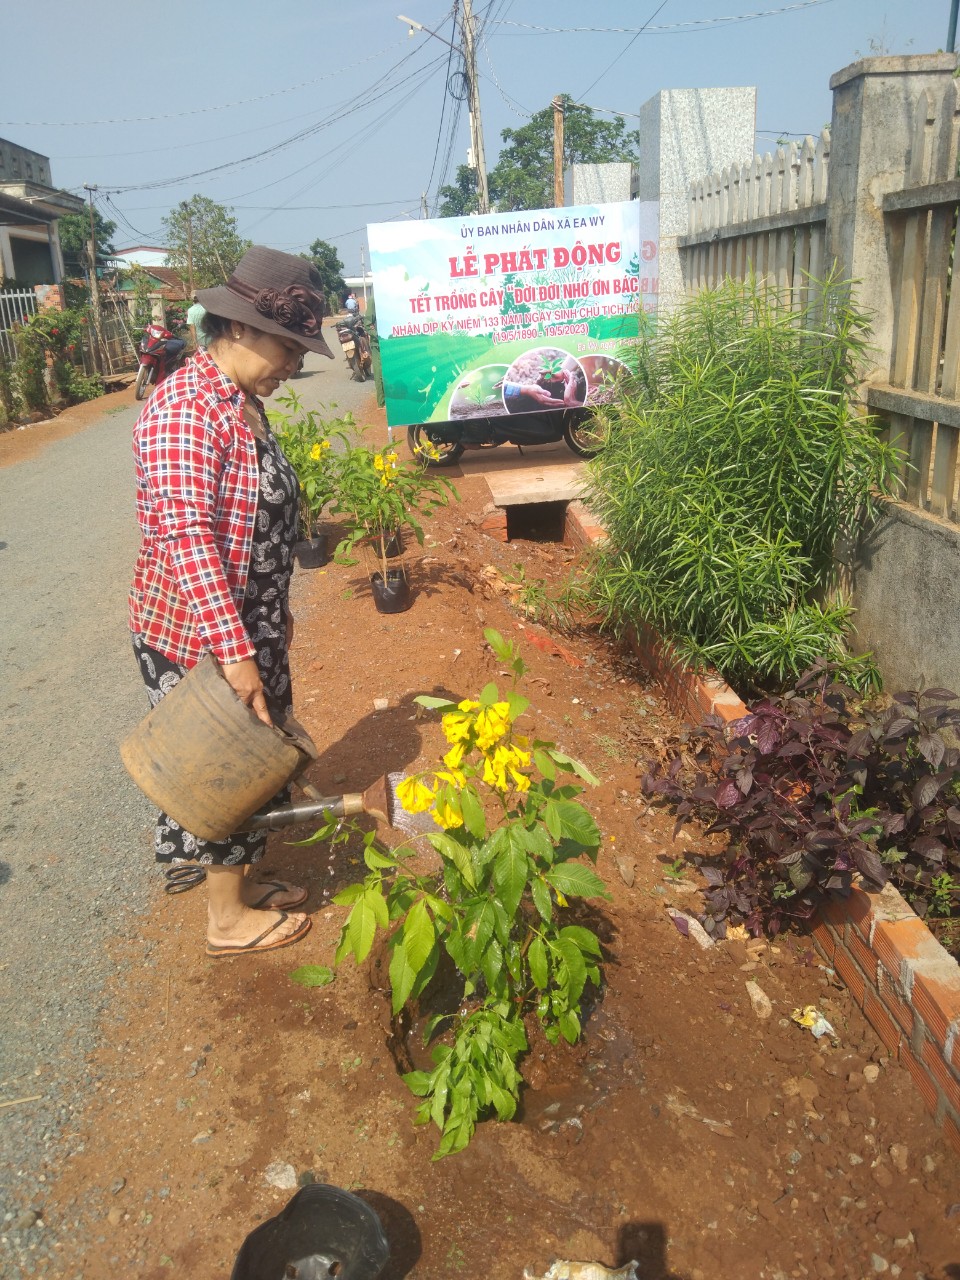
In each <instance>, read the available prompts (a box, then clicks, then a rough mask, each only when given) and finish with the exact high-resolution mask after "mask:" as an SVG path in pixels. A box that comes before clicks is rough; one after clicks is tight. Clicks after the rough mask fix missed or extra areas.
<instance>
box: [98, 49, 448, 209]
mask: <svg viewBox="0 0 960 1280" xmlns="http://www.w3.org/2000/svg"><path fill="white" fill-rule="evenodd" d="M416 52H417V50H414V52H413V53H410V54H407V55H406V57H404V58H401V59H400V61H399V62H398V63H396V64H395V65H394V66H393V67H391V68H390V69H389V71H388V72H387V75H389V74H390V73H391V72H393V71H396V70H397V69H398V68H399V67H400V66H401V65H402V64H403V63H404V62H406V61H407V60H408V59H409V58H411V57H413V56H414V53H416ZM441 61H442V56H441V57H440V58H437V59H435V60H434V61H433V62H432V63H427V64H426V67H420V68H418V69H417V70H416V71H413V72H411V73H410V75H408V76H405V77H403V79H402V80H400V81H398V82H397V83H395V84H393V85H388V86H387V87H386V88H384V89H383V90H382V92H380V93H377V94H373V95H372V96H370V97H367V99H366V101H364V96H365V95H366V94H369V93H370V90H369V89H365V90H363V91H362V92H361V93H359V94H357V95H355V97H353V98H352V99H349V100H348V102H347V103H346V104H344V106H343V108H342V109H341V110H340V111H339V113H336V114H334V115H331V116H328V117H327V118H326V119H324V120H320V121H318V122H317V123H315V124H313V125H310V126H309V127H308V128H306V129H301V130H300V131H299V132H297V133H295V134H292V135H291V136H290V137H289V138H284V139H283V141H281V142H278V143H275V144H274V145H273V146H272V147H265V148H264V149H263V150H262V151H256V152H254V153H253V154H252V155H249V156H241V157H239V158H238V159H236V160H228V161H225V162H224V163H223V164H218V165H212V166H211V167H210V168H209V169H198V170H196V171H195V172H193V173H186V174H180V175H178V176H177V177H173V178H158V179H155V180H154V181H152V182H142V183H128V184H126V185H125V186H112V187H110V188H109V190H110V191H112V192H113V193H114V194H117V195H120V194H122V193H124V192H126V191H156V190H158V189H160V188H161V187H172V186H178V185H179V184H181V183H184V182H191V181H193V180H194V179H196V178H207V177H209V176H210V175H211V174H215V173H224V172H226V171H227V170H230V169H236V168H239V167H240V166H243V165H247V164H252V163H255V162H256V161H258V160H262V159H264V158H265V157H266V156H269V155H275V154H276V153H277V152H279V151H284V150H286V149H287V148H288V147H291V146H293V145H294V144H295V143H297V142H302V141H303V140H304V139H306V138H309V137H311V136H312V135H313V134H315V133H319V132H321V131H322V130H323V129H328V128H329V127H330V126H331V125H333V124H336V123H338V122H339V121H340V120H343V119H345V118H346V117H347V116H349V115H352V114H353V113H354V112H356V111H359V110H363V109H365V108H366V107H370V106H372V105H373V104H374V103H375V102H378V101H379V100H380V99H381V98H383V97H386V96H387V94H389V93H392V92H393V91H394V90H395V89H398V88H399V87H400V86H401V85H402V84H405V83H406V82H407V81H408V80H410V79H411V78H412V77H413V76H415V75H418V74H420V73H421V72H423V71H424V70H433V69H435V68H436V66H437V65H438V64H439V63H440V62H441ZM381 83H382V81H381ZM372 87H373V86H371V88H372Z"/></svg>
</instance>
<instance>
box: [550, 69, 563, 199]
mask: <svg viewBox="0 0 960 1280" xmlns="http://www.w3.org/2000/svg"><path fill="white" fill-rule="evenodd" d="M552 105H553V204H554V207H555V208H557V209H562V208H563V204H564V200H563V98H562V97H561V96H560V94H559V93H558V94H557V96H556V97H555V98H554V100H553V104H552Z"/></svg>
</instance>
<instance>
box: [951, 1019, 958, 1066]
mask: <svg viewBox="0 0 960 1280" xmlns="http://www.w3.org/2000/svg"><path fill="white" fill-rule="evenodd" d="M950 1065H951V1067H953V1069H954V1071H960V1023H958V1024H957V1025H956V1026H955V1027H954V1029H953V1052H952V1054H951V1055H950Z"/></svg>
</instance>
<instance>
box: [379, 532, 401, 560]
mask: <svg viewBox="0 0 960 1280" xmlns="http://www.w3.org/2000/svg"><path fill="white" fill-rule="evenodd" d="M383 553H384V555H385V556H387V558H388V559H390V560H392V559H393V557H394V556H399V555H402V554H403V534H402V533H401V532H400V530H399V529H394V531H393V532H392V533H385V534H384V547H383Z"/></svg>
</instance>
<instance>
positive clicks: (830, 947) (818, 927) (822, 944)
mask: <svg viewBox="0 0 960 1280" xmlns="http://www.w3.org/2000/svg"><path fill="white" fill-rule="evenodd" d="M810 936H811V937H812V938H813V941H814V942H815V944H816V945H817V947H818V948H819V949H820V951H821V953H822V954H823V955H825V956H826V957H827V959H828V960H832V959H833V953H834V952H835V951H836V949H837V938H836V934H835V933H834V931H833V929H832V928H831V927H830V925H828V924H827V922H826V920H817V921H816V922H815V923H814V924H813V926H812V927H811V929H810Z"/></svg>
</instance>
